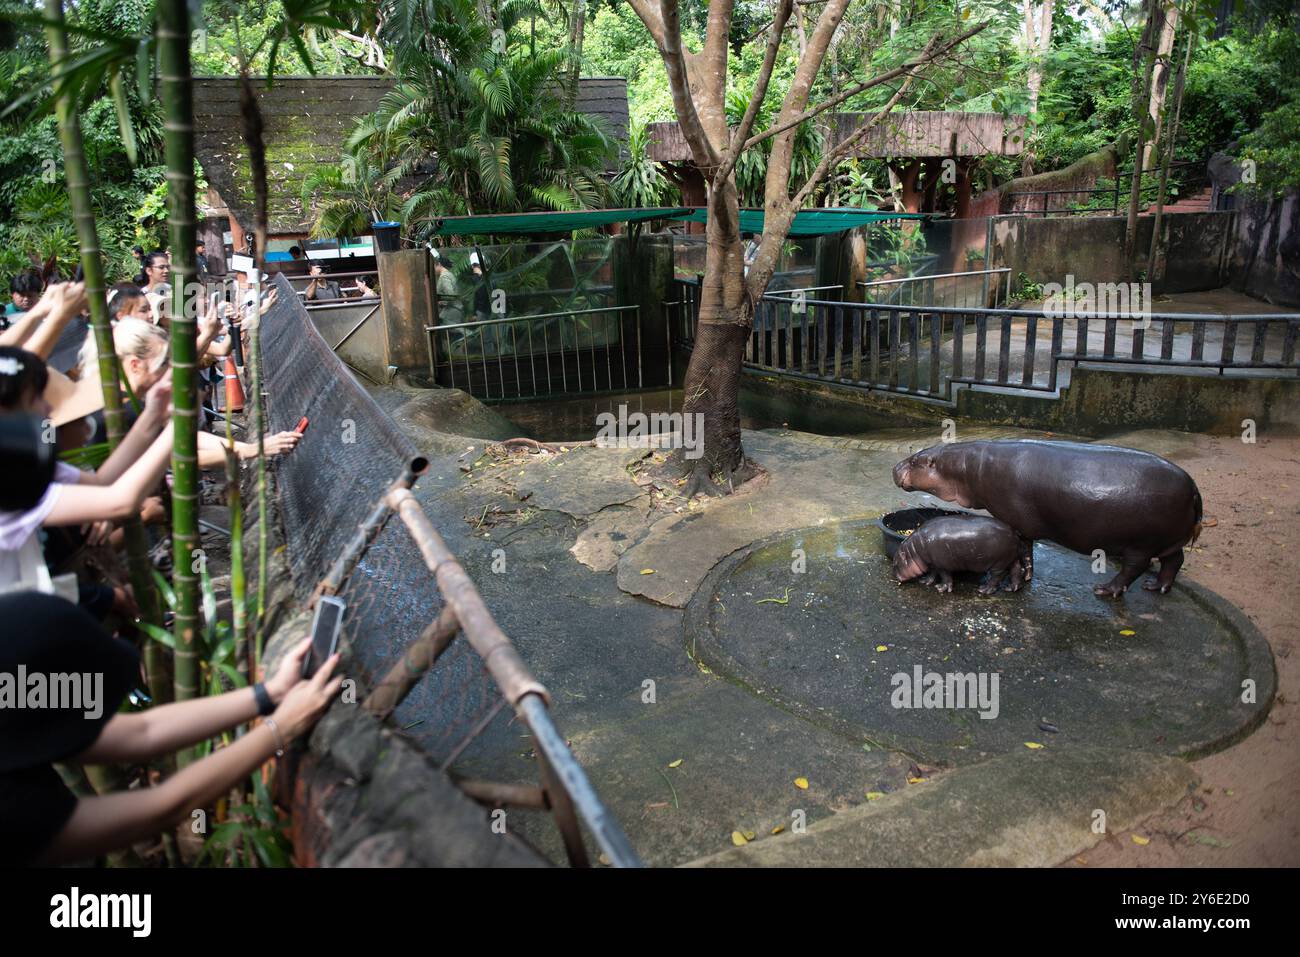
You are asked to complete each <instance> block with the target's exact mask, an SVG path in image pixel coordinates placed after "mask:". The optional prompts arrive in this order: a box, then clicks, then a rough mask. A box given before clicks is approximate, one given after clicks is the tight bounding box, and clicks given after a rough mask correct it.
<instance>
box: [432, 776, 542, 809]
mask: <svg viewBox="0 0 1300 957" xmlns="http://www.w3.org/2000/svg"><path fill="white" fill-rule="evenodd" d="M452 780H453V782H454V783H455V785H456V787H458V788H460V789H461V790H462V791H464V792H465V793H466V794H468V795H469V796H470V797H471V798H473V799H474V800H475V801H477V802H478V803H479V804H486V805H487V806H488V807H506V806H510V807H526V808H532V809H533V810H535V811H548V810H550V807H549V806H548V805H547V803H546V792H545V791H543V790H542V789H541V788H539V787H537V786H536V785H535V784H498V783H496V782H495V781H475V780H471V779H469V778H452Z"/></svg>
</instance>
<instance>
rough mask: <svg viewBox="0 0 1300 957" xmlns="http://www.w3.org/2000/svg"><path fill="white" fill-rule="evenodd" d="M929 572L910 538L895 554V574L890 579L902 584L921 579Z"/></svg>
mask: <svg viewBox="0 0 1300 957" xmlns="http://www.w3.org/2000/svg"><path fill="white" fill-rule="evenodd" d="M929 570H930V569H929V567H928V566H927V565H926V564H925V562H924V561H923V560H922V559H921V556H920V555H918V554H917V548H916V545H915V543H913V541H912V540H911V539H910V538H909V539H908V540H907V541H905V542H903V544H902V545H899V546H898V551H896V552H894V567H893V574H892V575H891V576H890V577H892V578H893V579H894V581H896V582H898V583H899V584H902V583H903V582H910V581H911V580H912V579H914V578H920V577H921V576H922V575H924V574H925V573H926V572H928V571H929Z"/></svg>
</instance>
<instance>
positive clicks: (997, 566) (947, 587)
mask: <svg viewBox="0 0 1300 957" xmlns="http://www.w3.org/2000/svg"><path fill="white" fill-rule="evenodd" d="M1023 550H1024V543H1023V542H1022V541H1021V539H1020V536H1019V535H1017V534H1016V532H1015V530H1014V529H1013V528H1012V527H1011V526H1010V525H1008V524H1006V523H1005V522H999V521H998V520H997V519H996V518H985V517H984V516H982V515H952V516H947V517H943V518H932V519H930V520H929V521H928V522H926V523H925V524H924V525H922V526H921V527H920V528H918V529H917V530H916V531H915V532H913V533H912V535H911V537H909V538H908V539H907V541H905V542H903V544H901V545H899V546H898V551H896V552H894V578H895V579H897V580H898V581H899V582H900V583H901V582H908V581H911V580H912V579H914V578H920V579H921V584H922V585H931V584H934V582H935V581H936V580H937V581H938V582H939V584H938V585H936V586H935V587H936V588H938V589H939V591H946V592H950V591H952V573H953V572H984V573H985V575H984V580H983V581H982V582H981V583H980V587H979V593H980V594H981V595H992V594H993V593H994V592H995V591H997V590H998V586H999V585H1001V584H1002V580H1003V579H1004V578H1006V576H1007V572H1010V573H1011V584H1010V585H1009V586H1007V590H1008V591H1019V590H1020V585H1021V583H1022V582H1023V581H1024V567H1023V565H1022V564H1021V557H1022V553H1023Z"/></svg>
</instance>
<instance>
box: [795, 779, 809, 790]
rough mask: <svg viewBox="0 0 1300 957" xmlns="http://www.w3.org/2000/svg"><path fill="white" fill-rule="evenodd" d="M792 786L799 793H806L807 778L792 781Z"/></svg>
mask: <svg viewBox="0 0 1300 957" xmlns="http://www.w3.org/2000/svg"><path fill="white" fill-rule="evenodd" d="M794 786H795V787H797V788H798V789H799V790H800V791H807V790H808V779H807V778H795V779H794Z"/></svg>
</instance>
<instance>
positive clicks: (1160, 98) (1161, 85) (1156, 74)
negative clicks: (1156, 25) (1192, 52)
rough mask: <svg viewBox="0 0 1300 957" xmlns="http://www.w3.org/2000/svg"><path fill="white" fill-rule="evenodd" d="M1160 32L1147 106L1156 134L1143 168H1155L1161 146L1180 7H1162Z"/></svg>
mask: <svg viewBox="0 0 1300 957" xmlns="http://www.w3.org/2000/svg"><path fill="white" fill-rule="evenodd" d="M1159 9H1160V32H1159V35H1158V39H1157V40H1156V59H1155V64H1154V66H1153V68H1152V74H1151V96H1150V102H1149V103H1148V104H1147V115H1148V116H1150V117H1151V123H1152V125H1153V126H1154V128H1155V130H1156V133H1155V135H1154V136H1153V137H1152V138H1151V141H1150V142H1149V143H1147V147H1146V152H1145V154H1144V155H1143V159H1142V167H1143V168H1144V169H1150V168H1153V164H1154V163H1155V162H1156V160H1155V151H1156V150H1157V149H1158V148H1159V144H1160V132H1159V131H1160V128H1161V126H1162V121H1163V118H1164V114H1165V109H1164V106H1165V93H1166V92H1167V91H1168V89H1169V69H1170V62H1169V61H1170V58H1171V56H1172V54H1173V52H1174V38H1175V36H1176V35H1177V32H1178V7H1177V6H1175V5H1174V4H1173V3H1162V4H1161V5H1160V8H1159Z"/></svg>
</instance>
